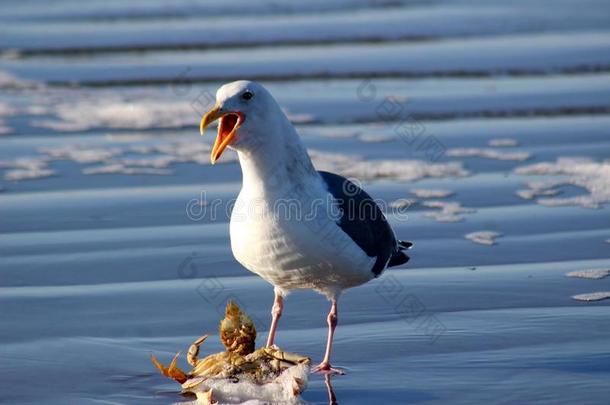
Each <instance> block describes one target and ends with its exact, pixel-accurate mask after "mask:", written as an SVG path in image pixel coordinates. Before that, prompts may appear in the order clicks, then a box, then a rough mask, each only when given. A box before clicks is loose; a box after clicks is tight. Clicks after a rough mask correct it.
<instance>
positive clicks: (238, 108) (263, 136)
mask: <svg viewBox="0 0 610 405" xmlns="http://www.w3.org/2000/svg"><path fill="white" fill-rule="evenodd" d="M216 120H218V121H219V123H218V134H217V136H216V141H215V142H214V146H213V148H212V152H211V162H212V164H214V163H216V162H217V161H218V159H219V158H220V157H221V155H222V153H223V151H224V150H225V149H226V148H227V147H228V148H230V149H233V150H235V151H236V152H237V155H238V158H239V163H240V166H241V171H242V178H243V181H242V187H241V191H240V193H239V196H238V197H237V200H236V201H235V205H234V208H233V211H232V213H231V220H230V239H231V250H232V252H233V255H234V256H235V259H236V260H237V261H238V262H239V263H240V264H242V265H243V266H244V267H245V268H246V269H248V270H250V271H251V272H253V273H255V274H257V275H259V276H260V277H262V278H263V279H264V280H266V281H267V282H269V283H270V284H272V285H273V286H274V294H275V298H274V302H273V306H272V309H271V318H272V320H271V326H270V330H269V335H268V339H267V346H272V345H273V344H274V340H275V333H276V328H277V325H278V321H279V319H280V317H281V315H282V311H283V308H284V298H285V297H286V295H287V294H288V293H289V292H290V291H291V290H294V289H313V290H315V291H317V292H319V293H321V294H323V295H325V296H326V297H327V298H328V300H329V301H330V304H331V307H330V311H329V313H328V316H327V323H328V339H327V343H326V351H325V354H324V359H323V360H322V362H321V363H320V364H319V365H318V366H317V367H315V368H314V369H313V370H312V372H316V373H320V374H326V375H328V374H344V372H343V371H342V370H341V369H337V368H333V367H332V366H331V361H330V359H331V350H332V345H333V337H334V334H335V328H336V326H337V322H338V309H337V301H338V299H339V296H340V294H341V292H342V291H343V290H345V289H348V288H351V287H355V286H358V285H361V284H364V283H366V282H368V281H370V280H372V279H374V278H376V277H378V276H379V275H381V273H382V272H383V271H384V270H385V269H386V268H387V267H392V266H398V265H401V264H403V263H406V262H407V261H408V260H409V257H408V256H407V255H406V254H405V252H404V251H405V250H407V249H409V248H410V247H411V246H412V244H411V242H407V241H401V240H397V239H396V237H395V235H394V231H393V230H392V228H391V227H390V225H389V224H388V222H387V220H386V218H385V216H384V215H383V212H382V211H381V209H380V208H379V206H378V205H377V204H376V203H375V201H374V200H373V199H372V198H371V197H370V196H369V195H368V194H367V193H366V192H365V191H364V190H362V189H361V188H360V187H359V186H358V185H357V184H355V183H354V182H352V181H350V180H348V179H346V178H345V177H342V176H340V175H338V174H334V173H329V172H325V171H317V170H316V169H315V168H314V166H313V164H312V162H311V159H310V158H309V155H308V154H307V150H306V149H305V147H304V146H303V144H302V143H301V140H300V138H299V135H298V133H297V131H296V129H295V128H294V127H293V125H292V124H291V122H290V121H289V120H288V118H287V117H286V115H285V114H284V112H283V111H282V109H281V108H280V106H279V105H278V103H277V102H276V101H275V99H274V98H273V96H272V95H271V93H269V91H267V90H266V89H265V88H264V87H263V86H262V85H261V84H259V83H256V82H253V81H246V80H240V81H236V82H232V83H228V84H225V85H223V86H222V87H220V88H219V89H218V91H217V92H216V103H215V105H214V107H213V108H212V109H211V110H210V111H208V112H207V113H205V114H204V115H203V117H202V119H201V123H200V132H201V134H202V135H203V133H204V131H205V129H206V127H207V126H208V125H209V124H210V123H212V122H214V121H216Z"/></svg>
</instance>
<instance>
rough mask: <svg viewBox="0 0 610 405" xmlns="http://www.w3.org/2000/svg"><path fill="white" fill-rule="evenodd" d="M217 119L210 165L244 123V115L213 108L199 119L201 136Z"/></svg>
mask: <svg viewBox="0 0 610 405" xmlns="http://www.w3.org/2000/svg"><path fill="white" fill-rule="evenodd" d="M217 119H220V122H219V123H218V135H217V136H216V141H215V142H214V147H213V148H212V156H211V160H212V164H214V163H216V161H217V160H218V159H219V158H220V155H222V152H223V151H224V150H225V149H226V147H227V146H228V145H229V144H230V143H231V141H233V138H235V134H236V133H237V129H238V128H239V126H240V125H241V124H242V123H243V122H244V115H243V114H242V113H240V112H237V111H222V109H221V108H220V107H219V106H215V107H214V108H212V109H211V110H210V111H208V112H207V113H205V114H204V115H203V117H202V118H201V123H200V124H199V132H201V135H203V132H204V131H205V128H206V127H207V126H208V125H210V124H211V123H212V122H214V121H216V120H217Z"/></svg>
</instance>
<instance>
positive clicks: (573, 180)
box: [514, 157, 610, 208]
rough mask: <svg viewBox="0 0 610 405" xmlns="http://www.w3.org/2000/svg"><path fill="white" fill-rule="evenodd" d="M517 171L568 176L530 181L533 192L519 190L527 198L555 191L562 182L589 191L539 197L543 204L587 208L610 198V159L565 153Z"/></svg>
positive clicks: (516, 171)
mask: <svg viewBox="0 0 610 405" xmlns="http://www.w3.org/2000/svg"><path fill="white" fill-rule="evenodd" d="M514 172H515V173H517V174H521V175H537V176H560V175H563V176H567V177H564V178H560V179H557V178H551V179H549V180H546V181H543V182H536V183H529V184H528V187H529V189H530V190H529V191H530V193H525V192H524V190H521V192H520V193H518V195H520V196H522V197H524V198H526V197H530V198H534V197H536V196H538V195H541V194H542V195H554V194H556V193H557V192H556V187H558V186H561V185H573V186H577V187H581V188H583V189H585V190H587V191H588V194H585V195H578V196H574V197H566V198H560V197H555V198H539V199H538V200H537V202H538V203H539V204H542V205H547V206H564V205H580V206H582V207H585V208H599V207H601V206H602V205H603V204H605V203H607V202H609V201H610V160H606V161H604V162H595V161H593V160H591V159H588V158H568V157H563V158H559V159H557V161H555V162H543V163H535V164H532V165H527V166H521V167H517V168H516V169H515V170H514ZM545 193H547V194H545Z"/></svg>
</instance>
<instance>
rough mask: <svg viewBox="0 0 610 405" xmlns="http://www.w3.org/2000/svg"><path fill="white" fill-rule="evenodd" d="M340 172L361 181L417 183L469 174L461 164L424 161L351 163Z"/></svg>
mask: <svg viewBox="0 0 610 405" xmlns="http://www.w3.org/2000/svg"><path fill="white" fill-rule="evenodd" d="M338 171H339V172H343V174H344V175H345V176H348V177H355V178H358V179H361V180H375V179H388V180H396V181H415V180H420V179H424V178H445V177H463V176H467V175H468V174H469V173H468V171H467V170H466V169H464V167H463V166H462V164H461V163H459V162H448V163H428V162H426V161H423V160H406V159H405V160H367V161H350V162H349V164H348V165H347V166H346V167H341V168H340V170H338Z"/></svg>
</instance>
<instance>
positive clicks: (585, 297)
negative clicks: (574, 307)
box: [572, 291, 610, 302]
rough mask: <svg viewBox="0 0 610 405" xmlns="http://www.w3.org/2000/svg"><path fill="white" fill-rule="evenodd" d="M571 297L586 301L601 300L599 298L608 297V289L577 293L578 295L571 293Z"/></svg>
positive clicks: (609, 294)
mask: <svg viewBox="0 0 610 405" xmlns="http://www.w3.org/2000/svg"><path fill="white" fill-rule="evenodd" d="M572 298H574V299H575V300H577V301H587V302H591V301H601V300H605V299H608V298H610V291H599V292H592V293H586V294H578V295H573V296H572Z"/></svg>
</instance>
